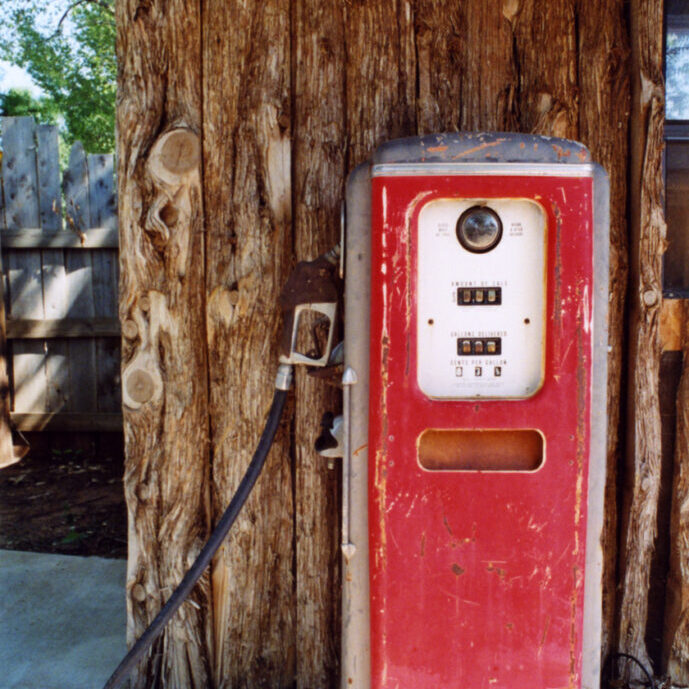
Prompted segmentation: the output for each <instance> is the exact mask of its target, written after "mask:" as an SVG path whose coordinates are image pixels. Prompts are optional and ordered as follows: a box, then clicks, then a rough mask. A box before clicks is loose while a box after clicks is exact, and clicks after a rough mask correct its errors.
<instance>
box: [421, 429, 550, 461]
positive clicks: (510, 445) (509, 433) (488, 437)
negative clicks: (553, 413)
mask: <svg viewBox="0 0 689 689" xmlns="http://www.w3.org/2000/svg"><path fill="white" fill-rule="evenodd" d="M417 453H418V459H419V464H420V465H421V466H422V467H423V468H424V469H428V470H429V471H536V470H537V469H539V468H540V466H541V465H542V464H543V461H544V459H545V443H544V441H543V436H542V435H541V433H539V431H536V430H533V429H520V430H511V429H510V430H464V429H451V430H434V429H428V430H426V431H424V432H423V433H422V434H421V435H420V436H419V439H418V442H417Z"/></svg>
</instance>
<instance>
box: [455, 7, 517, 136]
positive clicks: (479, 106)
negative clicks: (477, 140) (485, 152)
mask: <svg viewBox="0 0 689 689" xmlns="http://www.w3.org/2000/svg"><path fill="white" fill-rule="evenodd" d="M445 4H447V3H445ZM460 7H461V11H462V27H463V32H462V35H463V40H462V44H461V53H460V54H459V55H458V56H456V57H455V60H457V59H458V60H459V61H460V62H461V64H462V84H461V86H462V87H461V92H460V96H459V102H460V104H461V119H460V121H461V128H462V129H465V130H469V131H471V130H474V131H476V130H479V131H480V130H486V129H488V130H495V131H514V130H517V129H519V124H518V117H519V113H518V105H519V103H518V89H519V78H518V77H519V74H518V65H517V64H516V60H515V58H516V55H515V46H516V43H515V41H516V36H515V27H516V25H517V19H518V17H519V13H520V12H521V4H520V2H519V0H488V1H487V2H486V1H481V0H470V1H469V2H464V3H462V4H461V5H460ZM451 59H452V58H450V60H451Z"/></svg>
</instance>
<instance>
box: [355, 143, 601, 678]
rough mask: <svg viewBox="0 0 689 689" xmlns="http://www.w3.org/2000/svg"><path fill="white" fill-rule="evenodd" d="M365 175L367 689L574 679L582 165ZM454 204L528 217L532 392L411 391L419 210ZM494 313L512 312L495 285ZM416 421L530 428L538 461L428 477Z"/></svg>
mask: <svg viewBox="0 0 689 689" xmlns="http://www.w3.org/2000/svg"><path fill="white" fill-rule="evenodd" d="M583 150H584V151H585V149H583ZM577 151H578V152H579V155H580V156H582V158H583V160H582V163H583V162H587V161H586V159H585V153H581V149H577ZM460 162H461V161H460ZM460 167H461V166H460ZM553 167H555V166H553ZM371 185H372V186H371V189H372V196H371V266H372V267H371V337H370V343H371V345H370V378H369V384H370V411H369V454H368V456H369V534H370V540H369V545H370V587H371V593H370V601H371V612H370V615H371V686H372V687H374V688H376V689H377V688H381V689H383V688H385V689H393V688H394V689H397V688H400V689H407V688H408V689H411V688H413V689H438V687H444V688H454V687H456V688H459V687H461V688H462V689H466V688H467V687H471V688H472V689H500V688H501V687H509V688H510V689H522V688H523V689H537V688H542V689H546V688H547V689H556V688H557V689H559V688H564V687H580V686H582V639H583V636H584V593H585V591H584V582H585V569H586V566H587V553H586V543H587V517H588V507H587V505H588V501H587V495H588V480H589V469H590V466H591V461H592V460H591V444H590V441H591V422H592V361H593V344H594V341H593V338H594V328H593V325H592V324H593V303H594V299H593V296H594V287H595V286H594V240H593V236H594V232H593V227H594V205H595V204H594V176H593V173H591V172H590V171H589V173H583V172H582V174H576V175H575V174H572V173H569V172H567V170H566V169H565V166H563V168H562V172H561V174H558V171H557V170H555V169H551V170H548V171H545V172H544V171H541V172H535V173H530V172H528V171H527V172H522V173H518V172H516V171H513V170H507V171H505V170H497V171H495V172H494V173H491V172H490V171H489V170H488V171H486V172H483V171H477V170H476V169H474V170H472V169H470V168H468V169H466V170H462V169H459V168H458V169H457V170H451V171H447V172H445V173H443V174H441V173H429V174H427V175H426V174H424V171H423V169H420V170H418V169H417V170H415V171H410V172H409V173H408V174H407V173H405V171H404V170H403V169H397V170H395V171H394V172H393V173H391V174H388V172H387V171H386V169H385V166H384V165H382V166H381V167H380V169H379V170H376V167H375V165H374V167H373V175H372V182H371ZM457 198H460V199H462V198H463V199H482V200H485V202H486V204H487V205H489V206H490V204H491V202H492V201H494V200H501V199H502V200H504V199H521V200H528V201H532V202H534V203H535V204H537V205H538V206H539V207H540V208H541V209H542V212H543V215H544V218H545V241H546V247H545V252H544V256H545V278H544V279H545V288H544V289H545V331H544V343H543V346H544V354H545V355H544V366H543V377H542V381H541V384H540V388H539V389H538V390H537V391H536V392H535V393H534V394H532V395H530V396H527V397H524V398H520V399H491V398H490V397H476V398H473V399H434V398H431V397H430V396H428V395H427V394H425V393H424V392H423V391H422V390H421V389H420V386H419V383H418V371H417V367H418V365H419V362H418V358H419V357H418V338H419V332H418V330H419V326H418V325H417V315H418V314H417V299H416V295H417V292H418V289H419V284H417V283H418V280H419V272H418V260H419V257H418V245H419V242H418V232H419V214H420V212H421V210H422V209H423V208H424V207H425V206H426V205H427V204H429V203H431V202H433V201H436V200H443V199H457ZM457 277H458V280H459V279H461V276H460V275H458V276H457ZM533 279H534V280H541V279H542V277H541V276H539V275H534V278H533ZM457 284H460V282H458V283H457ZM503 305H504V306H505V307H506V308H507V307H509V285H508V286H506V287H504V288H503ZM458 308H459V307H458ZM458 313H459V312H458ZM458 317H459V318H464V312H462V313H461V314H460V315H459V316H458ZM509 365H510V366H517V365H518V362H516V361H511V362H510V363H509ZM429 429H433V430H440V431H442V430H460V431H461V430H477V431H480V432H483V431H491V430H499V431H509V430H516V431H520V432H521V431H532V432H533V431H535V432H537V433H538V434H539V436H540V437H541V438H542V458H541V461H540V462H539V463H538V466H537V467H535V468H530V469H529V470H509V471H500V470H492V469H489V470H481V468H479V469H472V470H442V469H441V470H429V469H428V468H424V467H423V466H422V463H421V462H420V461H419V446H420V442H421V441H420V439H421V438H422V436H423V434H424V432H426V431H428V430H429ZM477 437H478V442H479V444H480V442H481V440H480V438H481V436H480V435H479V436H477ZM486 452H490V450H489V448H486ZM479 454H480V450H479ZM594 461H595V462H597V463H600V462H601V461H603V459H602V458H601V457H598V458H595V460H594ZM597 471H598V470H597ZM589 555H590V553H589Z"/></svg>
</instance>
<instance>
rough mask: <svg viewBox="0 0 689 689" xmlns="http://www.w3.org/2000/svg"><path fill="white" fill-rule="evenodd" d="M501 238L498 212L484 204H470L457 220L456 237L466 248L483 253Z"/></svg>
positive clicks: (494, 245) (476, 252)
mask: <svg viewBox="0 0 689 689" xmlns="http://www.w3.org/2000/svg"><path fill="white" fill-rule="evenodd" d="M501 238H502V222H501V221H500V218H499V216H498V214H497V213H496V212H495V211H493V210H491V209H490V208H487V207H486V206H472V207H471V208H468V209H467V210H465V211H464V213H462V215H460V217H459V220H458V221H457V239H458V240H459V243H460V244H461V245H462V246H463V247H464V248H465V249H466V250H467V251H472V252H473V253H475V254H483V253H485V252H486V251H490V250H491V249H494V248H495V247H496V246H497V245H498V243H499V242H500V239H501Z"/></svg>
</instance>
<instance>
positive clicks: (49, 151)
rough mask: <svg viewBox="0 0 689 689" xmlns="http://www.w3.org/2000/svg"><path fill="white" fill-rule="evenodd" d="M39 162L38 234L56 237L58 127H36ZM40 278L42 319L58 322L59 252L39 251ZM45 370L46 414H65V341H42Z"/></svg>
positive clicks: (63, 291) (63, 289)
mask: <svg viewBox="0 0 689 689" xmlns="http://www.w3.org/2000/svg"><path fill="white" fill-rule="evenodd" d="M36 143H37V159H38V191H39V208H40V214H41V230H42V234H44V235H49V236H52V235H55V234H58V233H60V232H62V231H63V229H62V194H61V191H60V157H59V155H60V154H59V144H58V132H57V127H56V126H54V125H45V124H43V125H39V126H38V127H37V128H36ZM41 267H42V274H43V312H44V313H43V317H44V318H45V319H48V320H58V319H62V318H65V317H66V315H67V302H66V295H67V275H66V272H65V255H64V251H63V250H62V249H43V250H42V251H41ZM43 346H44V351H45V368H46V409H45V411H50V412H60V411H68V410H69V409H70V408H71V407H70V400H69V395H68V389H69V352H68V348H67V343H66V341H65V340H60V339H52V340H44V341H43Z"/></svg>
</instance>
